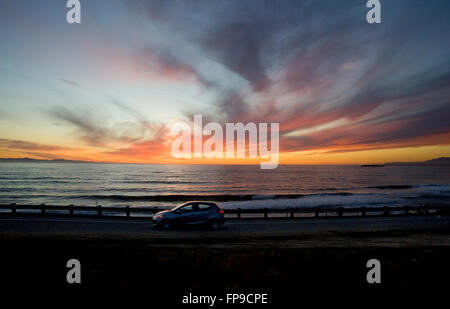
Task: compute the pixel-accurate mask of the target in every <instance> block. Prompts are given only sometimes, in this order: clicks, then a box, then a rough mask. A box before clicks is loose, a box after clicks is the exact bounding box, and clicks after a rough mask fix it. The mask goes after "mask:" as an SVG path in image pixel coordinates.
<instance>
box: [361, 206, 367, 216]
mask: <svg viewBox="0 0 450 309" xmlns="http://www.w3.org/2000/svg"><path fill="white" fill-rule="evenodd" d="M362 208H363V210H361V216H362V217H365V216H366V210H365V209H364V208H366V207H362Z"/></svg>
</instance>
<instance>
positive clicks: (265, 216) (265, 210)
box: [264, 208, 267, 219]
mask: <svg viewBox="0 0 450 309" xmlns="http://www.w3.org/2000/svg"><path fill="white" fill-rule="evenodd" d="M264 219H267V208H264Z"/></svg>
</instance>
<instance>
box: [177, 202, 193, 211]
mask: <svg viewBox="0 0 450 309" xmlns="http://www.w3.org/2000/svg"><path fill="white" fill-rule="evenodd" d="M192 206H193V205H192V204H189V205H186V206H183V207H181V208H180V211H181V212H189V211H192V209H193V208H192Z"/></svg>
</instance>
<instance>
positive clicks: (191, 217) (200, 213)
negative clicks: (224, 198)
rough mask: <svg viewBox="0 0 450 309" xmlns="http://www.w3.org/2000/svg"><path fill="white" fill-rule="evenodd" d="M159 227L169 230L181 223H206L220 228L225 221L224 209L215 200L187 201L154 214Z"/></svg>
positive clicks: (215, 228)
mask: <svg viewBox="0 0 450 309" xmlns="http://www.w3.org/2000/svg"><path fill="white" fill-rule="evenodd" d="M153 223H154V224H155V226H156V227H157V228H162V229H165V230H169V229H171V228H172V227H175V226H181V225H206V226H209V227H210V228H211V229H212V230H218V229H220V227H221V226H222V224H224V223H225V217H224V211H223V209H222V208H220V207H219V206H218V205H217V204H216V203H213V202H187V203H184V204H182V205H180V206H177V207H175V208H173V209H171V210H164V211H160V212H158V213H156V214H155V215H154V216H153Z"/></svg>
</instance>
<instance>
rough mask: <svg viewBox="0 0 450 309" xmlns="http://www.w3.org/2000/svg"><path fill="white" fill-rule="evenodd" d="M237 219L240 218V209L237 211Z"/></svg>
mask: <svg viewBox="0 0 450 309" xmlns="http://www.w3.org/2000/svg"><path fill="white" fill-rule="evenodd" d="M237 217H238V219H240V218H241V209H240V208H238V209H237Z"/></svg>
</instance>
